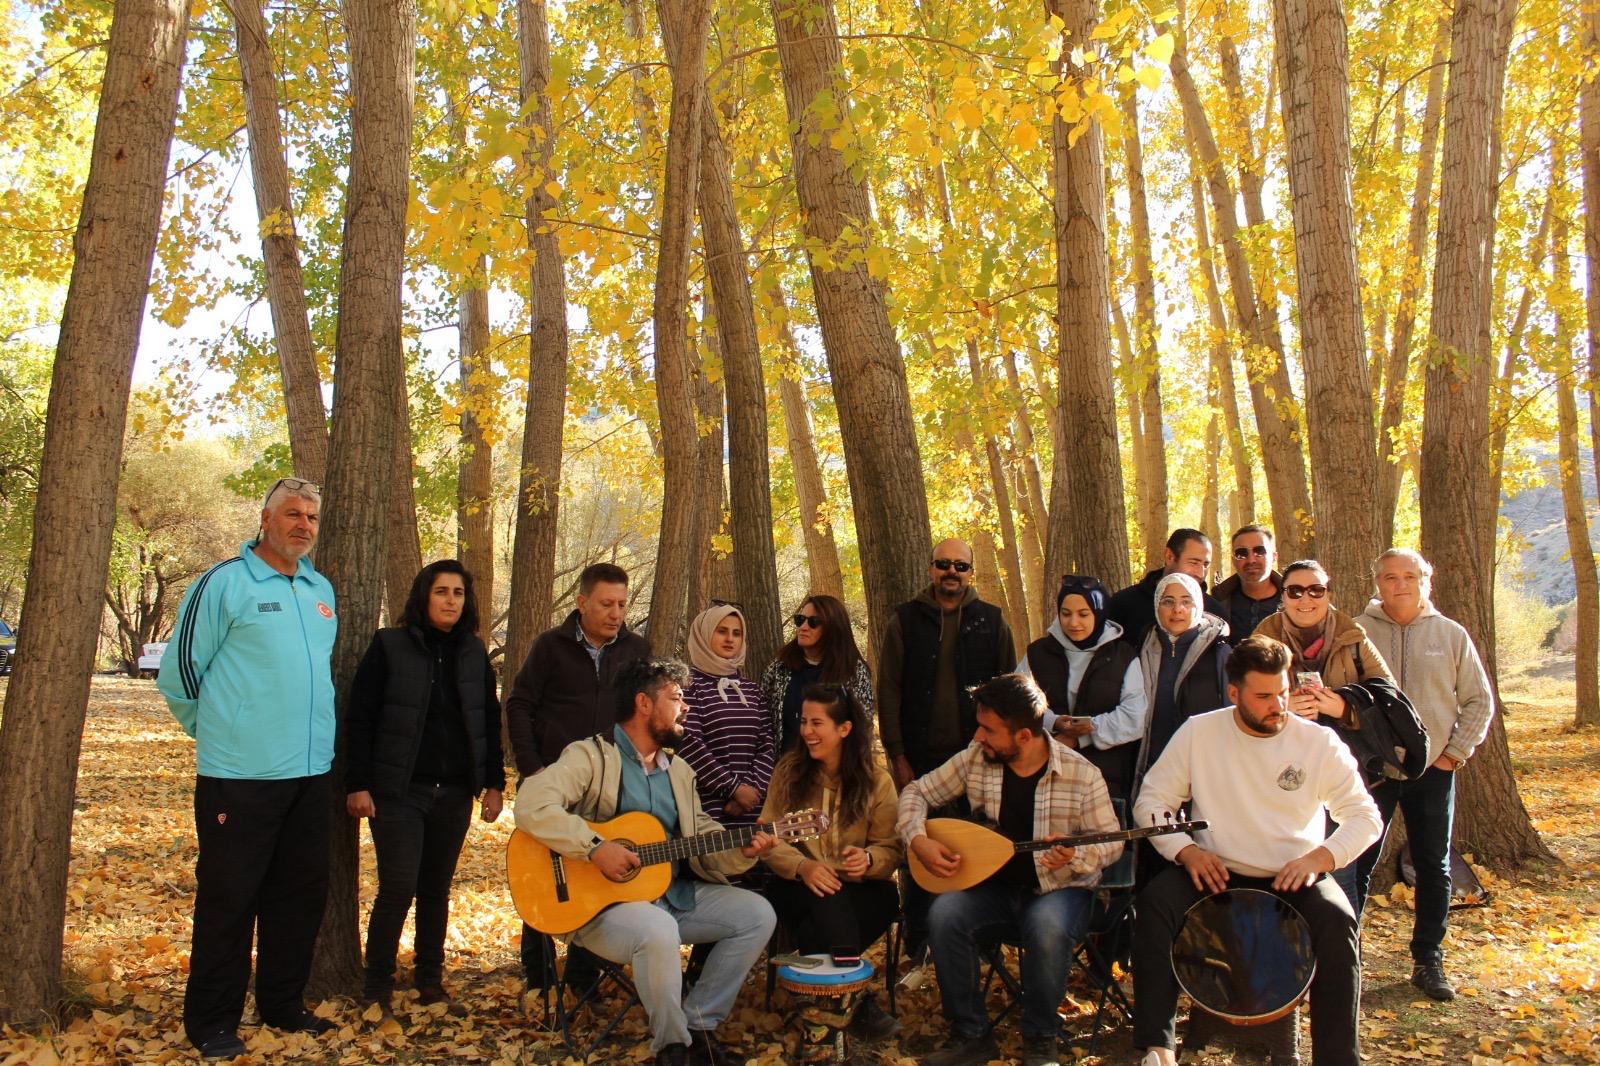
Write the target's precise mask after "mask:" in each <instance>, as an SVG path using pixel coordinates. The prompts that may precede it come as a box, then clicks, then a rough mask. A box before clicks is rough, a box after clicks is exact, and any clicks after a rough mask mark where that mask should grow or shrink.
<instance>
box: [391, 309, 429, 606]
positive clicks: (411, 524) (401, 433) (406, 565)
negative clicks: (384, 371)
mask: <svg viewBox="0 0 1600 1066" xmlns="http://www.w3.org/2000/svg"><path fill="white" fill-rule="evenodd" d="M385 354H386V355H387V356H388V358H389V359H390V360H391V361H392V365H391V366H390V367H389V374H390V375H391V376H392V377H393V378H394V380H395V382H396V386H395V394H394V445H393V447H394V455H393V458H392V459H391V463H392V470H391V475H390V476H392V477H393V478H394V481H393V483H392V484H391V485H390V487H389V504H388V507H389V528H388V537H389V540H388V544H387V547H386V549H385V551H384V587H385V601H386V603H387V606H388V615H389V624H390V625H394V624H395V623H397V622H398V621H399V620H400V615H401V614H402V613H403V612H404V611H405V606H406V598H407V597H408V596H410V594H411V582H412V581H413V580H415V578H416V576H417V571H419V570H421V569H422V539H421V537H420V535H419V534H418V533H417V488H416V472H415V464H414V461H413V458H412V454H411V389H410V388H409V387H408V386H407V385H406V356H405V348H404V346H403V345H402V343H401V340H400V333H399V327H398V326H396V329H395V337H394V341H393V343H392V344H390V345H388V346H386V347H385Z"/></svg>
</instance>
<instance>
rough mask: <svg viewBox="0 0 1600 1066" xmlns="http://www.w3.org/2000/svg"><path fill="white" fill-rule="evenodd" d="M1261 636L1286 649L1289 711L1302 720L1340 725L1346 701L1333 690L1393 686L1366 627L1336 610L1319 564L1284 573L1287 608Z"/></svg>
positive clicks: (1264, 625) (1259, 629) (1265, 624)
mask: <svg viewBox="0 0 1600 1066" xmlns="http://www.w3.org/2000/svg"><path fill="white" fill-rule="evenodd" d="M1256 635H1257V636H1263V637H1271V638H1272V639H1273V640H1276V641H1278V642H1279V643H1282V644H1284V645H1287V646H1288V648H1289V651H1290V653H1291V654H1292V655H1293V656H1294V660H1293V662H1291V663H1290V665H1289V709H1290V710H1291V711H1293V712H1294V713H1295V714H1298V715H1299V716H1300V717H1302V718H1311V719H1317V718H1326V719H1333V720H1337V719H1340V718H1343V717H1344V715H1345V710H1346V707H1345V702H1344V697H1343V696H1340V695H1339V694H1338V693H1337V692H1335V691H1334V689H1336V688H1338V687H1339V686H1340V685H1349V684H1352V683H1354V682H1357V681H1366V680H1367V679H1369V678H1373V677H1382V678H1385V679H1387V680H1389V681H1393V680H1394V676H1393V675H1392V674H1390V673H1389V664H1388V663H1386V662H1384V661H1383V654H1382V653H1381V652H1379V651H1378V647H1377V645H1375V644H1373V643H1372V640H1371V639H1370V638H1369V637H1368V636H1367V631H1366V630H1365V629H1363V628H1362V626H1361V623H1360V622H1357V621H1356V620H1355V619H1354V618H1351V617H1350V616H1349V615H1347V614H1345V613H1344V612H1343V611H1341V610H1339V609H1338V608H1336V607H1334V606H1333V602H1332V601H1331V600H1330V599H1329V598H1328V572H1327V571H1326V570H1324V569H1323V568H1322V564H1321V563H1319V562H1317V561H1316V560H1315V559H1302V560H1300V561H1299V562H1294V563H1290V564H1289V565H1288V566H1286V567H1284V568H1283V605H1282V606H1281V607H1279V608H1278V613H1276V614H1271V615H1268V616H1267V617H1266V618H1265V619H1263V620H1262V622H1261V624H1260V625H1258V626H1256Z"/></svg>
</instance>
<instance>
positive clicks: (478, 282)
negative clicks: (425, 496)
mask: <svg viewBox="0 0 1600 1066" xmlns="http://www.w3.org/2000/svg"><path fill="white" fill-rule="evenodd" d="M488 271H489V261H488V259H487V258H486V257H484V256H479V257H478V266H477V269H476V270H475V271H474V275H473V277H472V278H470V279H469V280H468V281H467V282H466V287H465V288H463V289H462V290H461V295H460V296H459V297H457V308H458V314H459V321H460V327H459V336H460V352H461V459H460V463H459V464H458V466H457V473H456V554H457V556H459V558H460V559H461V565H462V566H465V567H466V568H467V570H468V571H470V572H471V574H472V581H473V591H474V592H475V593H476V594H477V598H478V605H479V614H480V617H479V621H480V623H481V625H482V629H483V632H482V636H483V638H484V642H485V643H486V644H488V643H492V642H493V641H492V640H491V637H490V634H491V633H492V632H493V631H494V578H495V574H494V449H493V446H492V445H491V444H490V443H489V437H488V435H487V434H486V433H484V421H485V420H486V419H487V418H488V417H490V416H491V415H492V412H493V410H494V403H495V389H494V380H493V375H494V358H493V356H491V355H490V354H489V290H488V288H487V287H486V286H487V284H488Z"/></svg>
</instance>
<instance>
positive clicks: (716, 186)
mask: <svg viewBox="0 0 1600 1066" xmlns="http://www.w3.org/2000/svg"><path fill="white" fill-rule="evenodd" d="M700 136H701V139H702V140H703V142H704V143H703V144H702V145H701V149H700V151H701V154H700V239H701V241H702V243H703V244H704V245H705V257H706V276H707V278H708V280H709V281H710V285H711V293H712V303H713V304H714V305H715V306H716V310H717V337H718V340H719V341H720V343H721V349H722V380H723V384H724V387H725V388H726V390H727V406H728V521H729V526H730V532H731V533H732V535H733V578H734V587H733V593H734V598H735V599H737V600H738V601H739V602H740V603H742V604H743V605H744V608H745V614H744V626H745V630H744V639H745V648H746V649H747V651H746V658H745V661H746V662H747V663H749V664H750V665H751V671H750V672H751V673H755V672H756V671H759V670H761V669H763V668H764V666H765V664H766V663H768V662H770V661H771V660H772V658H773V656H775V655H776V654H777V651H778V647H779V646H780V645H781V644H782V643H783V622H782V618H783V607H782V605H781V604H779V602H778V560H777V552H776V550H775V549H774V548H773V544H772V489H771V485H772V478H771V471H770V468H769V465H768V455H767V453H768V446H767V386H766V382H765V380H764V379H763V377H762V370H761V345H760V342H759V341H758V339H757V333H756V315H755V304H754V301H753V300H752V299H751V295H750V271H749V261H748V258H747V255H746V252H745V245H744V235H743V233H742V232H741V231H740V228H739V216H738V213H737V212H736V211H735V210H734V205H733V183H732V177H731V174H732V170H731V168H730V166H729V163H728V152H727V149H726V148H725V147H724V146H723V143H722V135H721V133H720V132H719V131H718V129H717V119H716V111H715V109H714V108H713V107H712V106H711V103H710V97H709V96H708V97H707V99H706V103H705V105H704V108H703V110H702V111H701V113H700ZM835 565H837V557H836V559H835Z"/></svg>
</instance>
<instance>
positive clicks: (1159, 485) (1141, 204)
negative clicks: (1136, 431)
mask: <svg viewBox="0 0 1600 1066" xmlns="http://www.w3.org/2000/svg"><path fill="white" fill-rule="evenodd" d="M1122 118H1123V126H1122V149H1123V157H1124V162H1125V164H1126V166H1127V171H1128V214H1129V216H1130V218H1131V221H1132V223H1133V296H1134V316H1133V320H1134V326H1135V330H1134V335H1133V340H1134V344H1133V351H1134V367H1135V368H1136V377H1135V378H1134V380H1133V382H1132V388H1131V389H1130V391H1129V393H1128V402H1129V403H1130V404H1132V403H1135V402H1137V403H1138V404H1139V412H1140V433H1141V440H1140V444H1141V447H1142V448H1143V449H1144V471H1145V489H1144V491H1145V492H1147V493H1149V499H1148V502H1147V503H1146V504H1145V510H1146V511H1147V513H1148V516H1149V525H1150V528H1151V529H1152V530H1154V532H1155V536H1156V539H1155V540H1153V541H1147V542H1146V544H1145V562H1146V564H1147V565H1149V566H1159V565H1161V559H1162V550H1163V548H1164V546H1165V544H1166V538H1167V531H1168V526H1169V520H1168V517H1167V448H1166V422H1165V420H1164V419H1163V418H1162V415H1161V349H1160V346H1159V345H1158V344H1157V343H1156V340H1157V337H1158V336H1159V329H1158V327H1157V325H1156V279H1155V273H1154V272H1153V271H1152V269H1151V266H1150V263H1151V245H1150V208H1149V206H1148V203H1147V200H1146V195H1145V184H1144V146H1143V145H1142V144H1140V143H1139V101H1138V98H1137V97H1136V96H1135V94H1134V89H1133V83H1132V82H1129V83H1128V84H1126V85H1124V86H1123V87H1122Z"/></svg>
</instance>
